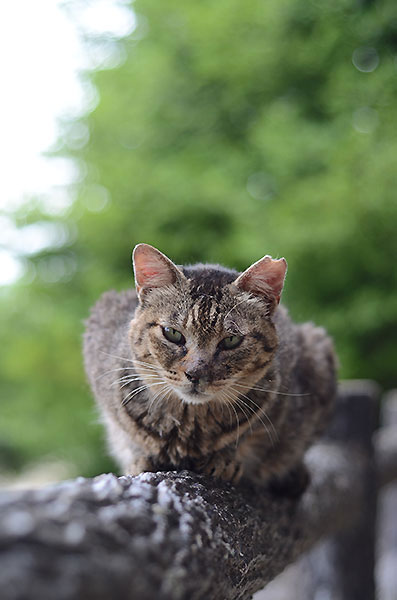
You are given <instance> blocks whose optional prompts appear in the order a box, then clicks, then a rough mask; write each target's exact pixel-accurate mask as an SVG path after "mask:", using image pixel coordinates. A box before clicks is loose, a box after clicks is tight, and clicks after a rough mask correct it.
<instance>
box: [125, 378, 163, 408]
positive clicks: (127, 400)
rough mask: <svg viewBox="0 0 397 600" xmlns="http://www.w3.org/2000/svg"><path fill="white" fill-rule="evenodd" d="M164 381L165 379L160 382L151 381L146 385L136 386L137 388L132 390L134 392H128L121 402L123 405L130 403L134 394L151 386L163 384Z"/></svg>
mask: <svg viewBox="0 0 397 600" xmlns="http://www.w3.org/2000/svg"><path fill="white" fill-rule="evenodd" d="M163 383H164V382H163V381H160V382H157V383H149V384H146V385H141V386H139V387H138V388H136V389H135V390H132V392H130V393H129V394H128V396H126V397H125V398H124V399H123V401H122V403H121V404H122V405H123V406H125V405H126V404H128V403H129V402H130V401H131V400H132V398H133V397H134V396H136V395H137V394H139V392H142V391H143V390H146V389H149V388H151V387H153V386H154V385H163Z"/></svg>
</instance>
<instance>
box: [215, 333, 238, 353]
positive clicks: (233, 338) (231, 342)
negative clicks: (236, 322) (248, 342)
mask: <svg viewBox="0 0 397 600" xmlns="http://www.w3.org/2000/svg"><path fill="white" fill-rule="evenodd" d="M242 341H243V336H242V335H229V336H228V337H225V338H224V339H223V340H222V341H221V342H220V344H219V346H220V348H222V349H223V350H233V348H237V346H239V345H240V344H241V342H242Z"/></svg>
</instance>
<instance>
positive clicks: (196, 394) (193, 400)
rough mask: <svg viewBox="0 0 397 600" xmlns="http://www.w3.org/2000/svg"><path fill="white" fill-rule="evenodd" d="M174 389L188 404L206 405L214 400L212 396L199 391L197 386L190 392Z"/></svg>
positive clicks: (189, 390)
mask: <svg viewBox="0 0 397 600" xmlns="http://www.w3.org/2000/svg"><path fill="white" fill-rule="evenodd" d="M174 389H175V392H176V394H177V395H178V396H179V398H180V399H181V400H182V401H183V402H186V403H187V404H206V403H207V402H209V401H210V400H211V398H212V394H208V393H207V392H202V391H199V390H198V389H197V387H195V386H192V387H191V388H190V389H188V390H182V389H180V388H174Z"/></svg>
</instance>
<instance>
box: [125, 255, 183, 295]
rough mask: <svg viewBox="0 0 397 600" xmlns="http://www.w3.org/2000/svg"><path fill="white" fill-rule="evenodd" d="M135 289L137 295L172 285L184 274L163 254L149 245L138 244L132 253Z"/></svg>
mask: <svg viewBox="0 0 397 600" xmlns="http://www.w3.org/2000/svg"><path fill="white" fill-rule="evenodd" d="M132 264H133V267H134V277H135V287H136V290H137V292H138V294H141V293H142V292H143V291H145V290H148V289H153V288H159V287H164V286H166V285H172V284H174V283H175V282H176V281H177V280H178V279H179V280H180V279H185V276H184V274H183V273H182V271H181V270H180V269H178V267H177V266H176V265H174V263H173V262H172V260H170V259H169V258H168V257H167V256H165V254H163V253H162V252H160V250H157V248H154V247H153V246H150V245H149V244H138V245H137V246H135V248H134V250H133V253H132Z"/></svg>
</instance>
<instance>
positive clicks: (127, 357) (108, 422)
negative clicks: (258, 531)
mask: <svg viewBox="0 0 397 600" xmlns="http://www.w3.org/2000/svg"><path fill="white" fill-rule="evenodd" d="M179 269H180V271H182V272H183V276H181V277H179V278H177V280H176V281H175V282H173V283H172V284H167V285H164V286H162V287H157V288H153V289H145V290H143V291H140V299H139V301H138V298H137V294H136V292H135V291H134V290H128V291H126V292H122V293H116V292H114V291H110V292H107V293H106V294H104V295H103V296H102V298H101V299H100V300H99V302H98V303H97V304H96V305H95V306H94V308H93V310H92V313H91V316H90V318H89V319H88V321H87V331H86V333H85V337H84V357H85V367H86V371H87V374H88V378H89V381H90V383H91V386H92V389H93V392H94V395H95V397H96V400H97V402H98V405H99V407H100V409H101V413H102V417H103V421H104V423H105V426H106V428H107V433H108V441H109V446H110V450H111V452H112V454H113V455H114V457H115V458H116V460H117V461H118V462H119V463H120V465H121V468H122V470H123V472H124V473H126V474H133V475H135V474H138V473H140V472H142V471H145V470H149V471H153V470H172V469H191V470H193V471H197V472H204V473H207V474H210V475H213V476H215V477H219V478H222V479H225V480H231V481H233V482H237V481H238V480H239V479H240V478H241V476H242V475H243V476H244V477H245V478H248V479H250V480H254V481H257V480H262V481H267V482H268V481H271V480H274V478H277V479H278V478H282V477H284V476H286V475H288V473H290V472H291V471H292V470H294V469H296V468H297V467H299V465H300V464H301V461H302V458H303V454H304V452H305V450H306V449H307V447H308V446H309V445H310V444H311V443H312V441H313V439H314V437H315V436H316V435H317V434H318V433H319V432H320V431H321V430H322V428H323V427H324V424H325V422H326V419H327V416H328V414H329V410H330V407H331V405H332V402H333V398H334V394H335V385H336V384H335V357H334V352H333V348H332V343H331V341H330V339H329V337H328V336H327V335H326V333H325V331H324V329H322V328H318V327H315V326H314V325H313V324H311V323H305V324H303V325H296V324H294V323H292V321H291V320H290V318H289V316H288V314H287V311H286V309H285V308H283V307H281V306H278V302H277V300H276V299H275V298H272V297H271V296H267V295H263V294H254V293H251V292H248V291H245V290H244V289H241V288H240V287H238V286H237V285H236V284H235V283H234V282H235V280H236V278H237V277H238V275H239V274H238V273H237V272H236V271H233V270H229V269H226V268H224V267H221V266H219V265H195V266H192V267H179ZM138 289H139V287H138ZM162 327H173V328H175V329H177V330H178V331H180V332H182V333H183V334H184V336H185V338H186V340H187V342H186V346H179V345H176V344H173V343H170V342H169V341H168V340H166V339H165V337H164V335H163V332H162ZM232 334H236V335H243V336H244V343H242V344H241V345H240V346H238V347H237V348H235V349H231V350H222V349H220V347H219V346H218V343H219V342H220V340H222V339H223V338H225V337H226V336H230V335H232ZM192 369H193V371H194V372H195V373H196V377H197V378H199V384H198V386H196V388H195V390H194V391H192V383H191V381H190V380H189V379H188V378H187V376H186V372H191V370H192ZM146 386H147V387H146Z"/></svg>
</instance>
